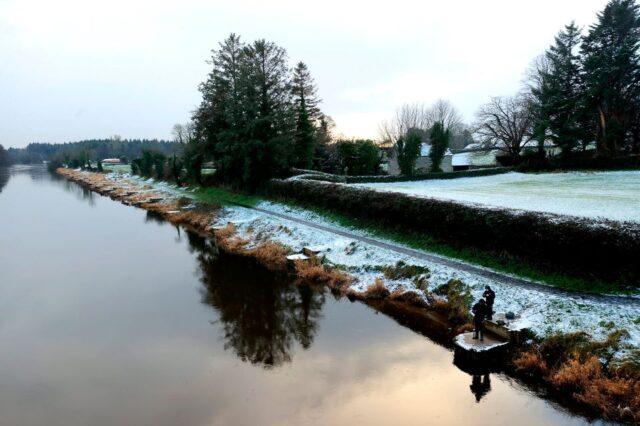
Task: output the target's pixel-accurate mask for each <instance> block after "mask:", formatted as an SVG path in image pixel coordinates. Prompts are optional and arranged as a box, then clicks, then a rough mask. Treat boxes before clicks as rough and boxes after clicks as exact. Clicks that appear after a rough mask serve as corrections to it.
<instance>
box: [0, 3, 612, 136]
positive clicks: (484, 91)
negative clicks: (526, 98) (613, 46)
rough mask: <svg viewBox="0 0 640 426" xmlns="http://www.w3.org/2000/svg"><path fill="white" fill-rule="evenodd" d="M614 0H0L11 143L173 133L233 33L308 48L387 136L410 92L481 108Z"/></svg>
mask: <svg viewBox="0 0 640 426" xmlns="http://www.w3.org/2000/svg"><path fill="white" fill-rule="evenodd" d="M605 4H606V0H536V1H533V0H530V1H522V0H518V1H514V0H504V1H503V0H484V1H473V0H468V1H463V0H460V1H444V0H443V1H430V0H422V1H404V0H394V1H388V0H387V1H384V2H375V1H348V0H339V1H334V0H324V1H321V2H305V1H301V0H295V1H276V0H272V1H243V0H235V1H191V0H181V1H179V2H178V1H168V2H164V1H158V0H155V1H151V0H149V1H146V0H145V1H137V0H109V1H91V0H56V1H53V0H42V1H39V0H0V144H3V145H4V146H5V147H8V146H16V147H19V146H24V145H26V144H28V143H30V142H34V141H38V142H65V141H73V140H79V139H86V138H98V137H108V136H110V135H114V134H119V135H121V136H123V137H125V138H143V137H146V138H169V136H170V129H171V127H172V125H173V124H174V123H177V122H185V121H187V120H188V118H189V115H190V112H191V111H192V110H193V109H194V107H195V106H196V105H197V104H198V102H199V99H200V97H199V92H198V91H197V86H198V83H200V82H201V81H202V80H203V79H204V78H205V76H206V74H207V71H208V65H207V64H206V63H205V61H206V60H207V59H208V58H209V57H210V50H211V49H212V48H214V47H216V46H217V44H218V42H219V41H220V40H222V39H223V38H225V37H226V36H227V35H228V34H229V33H230V32H235V33H237V34H240V35H241V36H242V38H243V39H244V40H245V41H251V40H253V39H256V38H266V39H268V40H271V41H274V42H276V43H278V44H279V45H281V46H283V47H284V48H286V49H287V51H288V53H289V57H290V61H291V64H292V65H293V63H294V62H295V61H299V60H303V61H305V62H306V63H307V64H308V65H309V68H310V70H311V72H312V74H313V75H314V77H315V79H316V82H317V84H318V86H319V92H320V96H321V97H322V98H323V100H324V102H323V109H324V111H325V112H326V113H327V114H329V115H331V116H332V117H333V118H334V120H335V122H336V124H337V129H338V131H339V132H340V133H342V134H344V135H346V136H362V137H375V136H377V129H378V124H379V122H380V121H381V120H382V119H385V118H386V117H388V116H390V115H391V114H392V113H393V111H394V109H395V108H396V107H397V106H399V105H400V104H402V103H404V102H415V101H421V102H427V103H429V102H432V101H434V100H436V99H438V98H445V99H449V100H451V101H452V102H453V103H454V104H455V105H456V106H457V107H458V108H459V109H460V111H461V112H462V113H463V115H464V117H465V119H466V120H467V121H471V120H472V119H473V117H474V113H475V111H476V109H477V107H478V106H479V105H480V104H481V103H483V102H486V101H487V100H488V98H489V96H492V95H504V94H512V93H514V92H515V91H516V90H517V89H518V87H519V85H520V81H521V79H522V75H523V72H524V70H525V69H526V67H527V66H528V64H529V63H530V62H531V60H532V59H533V58H534V57H535V56H537V55H538V54H540V53H542V52H543V51H544V49H546V48H547V47H548V45H549V44H550V43H551V42H552V40H553V36H554V35H555V34H556V33H557V32H558V30H560V29H561V28H562V26H563V25H565V24H567V23H569V22H570V21H571V20H575V21H576V22H577V23H578V24H579V25H582V26H587V25H589V24H591V23H592V22H593V21H594V19H595V14H596V12H597V11H599V10H601V9H602V8H603V7H604V5H605Z"/></svg>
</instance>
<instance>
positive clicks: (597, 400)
mask: <svg viewBox="0 0 640 426" xmlns="http://www.w3.org/2000/svg"><path fill="white" fill-rule="evenodd" d="M620 336H624V333H623V332H614V333H611V335H610V336H609V337H608V338H607V339H606V340H604V341H602V342H593V341H591V340H589V339H588V338H587V337H585V335H584V334H582V333H573V334H566V335H556V336H552V337H550V338H548V339H547V340H545V341H544V342H542V343H541V344H540V345H534V346H533V347H531V348H529V349H528V350H527V351H524V352H521V353H520V354H519V355H518V356H517V358H516V359H514V361H513V363H514V365H515V367H516V369H517V371H519V372H520V373H524V374H527V375H529V376H531V377H537V378H539V379H540V380H543V381H545V382H547V383H548V384H550V385H551V386H553V387H554V388H556V389H557V390H558V391H560V392H563V393H566V394H568V395H571V396H572V397H573V399H574V400H576V401H578V402H580V403H582V404H584V405H585V406H587V407H589V408H590V409H591V410H593V412H594V413H598V414H599V415H602V416H604V417H605V418H607V419H611V420H618V421H631V422H633V421H635V422H637V421H639V420H640V381H638V380H637V377H636V376H635V373H634V372H633V371H631V372H628V370H621V369H618V368H612V369H608V368H607V367H605V366H603V364H602V363H601V361H600V359H599V356H597V355H595V354H594V352H597V351H598V350H604V349H605V348H607V347H613V348H615V347H617V345H618V344H619V338H620Z"/></svg>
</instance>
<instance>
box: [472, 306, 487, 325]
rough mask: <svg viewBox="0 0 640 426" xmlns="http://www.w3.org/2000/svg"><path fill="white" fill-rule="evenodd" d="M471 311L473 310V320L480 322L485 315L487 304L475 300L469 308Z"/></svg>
mask: <svg viewBox="0 0 640 426" xmlns="http://www.w3.org/2000/svg"><path fill="white" fill-rule="evenodd" d="M471 312H473V322H475V323H481V322H482V321H484V320H485V318H486V317H487V305H486V304H485V303H482V302H477V303H476V304H475V305H473V308H471Z"/></svg>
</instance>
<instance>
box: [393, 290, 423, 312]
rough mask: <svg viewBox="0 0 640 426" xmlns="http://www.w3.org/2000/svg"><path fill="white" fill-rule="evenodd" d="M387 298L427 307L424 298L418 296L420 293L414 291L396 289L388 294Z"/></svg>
mask: <svg viewBox="0 0 640 426" xmlns="http://www.w3.org/2000/svg"><path fill="white" fill-rule="evenodd" d="M389 299H391V300H393V301H394V302H401V303H407V304H409V305H412V306H416V307H419V308H428V307H429V304H428V303H427V302H425V300H424V299H423V298H422V297H420V295H419V294H418V293H416V292H415V291H404V290H401V289H398V290H395V291H394V292H393V293H391V294H390V295H389Z"/></svg>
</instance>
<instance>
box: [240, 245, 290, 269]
mask: <svg viewBox="0 0 640 426" xmlns="http://www.w3.org/2000/svg"><path fill="white" fill-rule="evenodd" d="M289 253H291V250H289V249H288V248H287V247H285V246H283V245H282V244H278V243H274V242H265V243H261V244H260V245H258V246H256V247H252V248H251V249H248V250H246V253H245V255H246V256H250V257H253V258H254V259H256V260H257V261H258V262H259V263H260V264H261V265H263V266H264V267H266V268H267V269H269V270H272V271H284V270H285V269H286V268H287V255H288V254H289Z"/></svg>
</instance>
